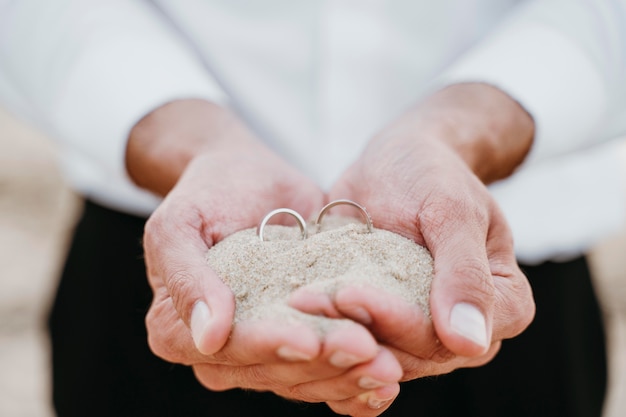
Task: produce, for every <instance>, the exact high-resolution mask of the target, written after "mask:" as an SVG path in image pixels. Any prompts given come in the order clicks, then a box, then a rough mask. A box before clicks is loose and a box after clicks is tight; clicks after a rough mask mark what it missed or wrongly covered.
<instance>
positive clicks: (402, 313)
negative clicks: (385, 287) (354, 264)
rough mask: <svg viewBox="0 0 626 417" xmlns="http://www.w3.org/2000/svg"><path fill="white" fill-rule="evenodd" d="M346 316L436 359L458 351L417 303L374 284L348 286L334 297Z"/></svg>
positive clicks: (391, 341)
mask: <svg viewBox="0 0 626 417" xmlns="http://www.w3.org/2000/svg"><path fill="white" fill-rule="evenodd" d="M334 305H335V307H336V308H337V310H338V311H339V312H340V313H341V314H342V315H344V316H346V317H349V318H351V319H353V320H356V321H359V322H361V323H363V324H364V325H367V327H368V329H370V331H371V332H372V333H373V334H374V336H375V337H376V339H377V340H379V341H380V342H382V343H384V344H388V345H392V346H393V347H394V348H396V349H399V350H402V351H404V352H407V353H409V354H411V355H413V356H418V357H420V358H424V359H429V360H431V361H435V362H443V361H448V360H450V359H451V358H453V357H454V356H455V355H454V353H452V352H451V351H449V350H448V349H447V348H446V347H445V346H444V345H443V344H442V343H441V342H440V341H439V339H438V338H437V335H436V333H435V330H434V327H433V324H432V321H431V320H430V319H429V318H428V316H426V314H425V313H424V312H423V311H422V309H421V308H420V307H419V306H418V305H417V304H410V303H408V302H407V301H406V300H404V299H403V298H402V297H399V296H397V295H393V294H389V293H386V292H385V291H381V290H380V289H377V288H371V287H346V288H342V289H340V290H339V291H338V292H337V293H336V294H335V297H334Z"/></svg>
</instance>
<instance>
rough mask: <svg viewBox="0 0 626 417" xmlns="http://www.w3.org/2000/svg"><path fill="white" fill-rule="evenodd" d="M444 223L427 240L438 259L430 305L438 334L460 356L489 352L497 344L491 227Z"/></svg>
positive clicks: (458, 222) (459, 221)
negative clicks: (486, 229)
mask: <svg viewBox="0 0 626 417" xmlns="http://www.w3.org/2000/svg"><path fill="white" fill-rule="evenodd" d="M469 224H470V226H468V223H467V222H466V221H462V220H460V218H458V219H457V220H453V221H448V222H445V224H442V223H441V222H439V223H438V225H437V227H438V228H439V230H438V231H437V233H436V234H434V238H432V239H429V237H428V236H427V235H424V239H425V241H426V244H427V246H428V248H429V249H430V251H431V253H432V255H433V259H434V270H435V276H434V279H433V283H432V288H431V294H430V304H431V314H432V318H433V324H434V326H435V331H436V333H437V337H438V338H439V339H440V340H441V342H442V343H443V344H444V345H445V346H446V347H447V348H448V349H449V350H450V351H452V352H454V353H456V354H457V355H460V356H466V357H473V356H479V355H483V354H485V353H486V352H487V350H488V348H489V346H490V344H491V333H492V330H491V329H492V326H493V310H494V302H495V296H494V293H495V290H494V284H493V279H492V277H491V272H490V268H489V262H488V259H487V253H486V243H485V241H486V232H483V231H482V228H481V227H478V226H475V227H472V226H471V224H472V223H471V222H470V223H469Z"/></svg>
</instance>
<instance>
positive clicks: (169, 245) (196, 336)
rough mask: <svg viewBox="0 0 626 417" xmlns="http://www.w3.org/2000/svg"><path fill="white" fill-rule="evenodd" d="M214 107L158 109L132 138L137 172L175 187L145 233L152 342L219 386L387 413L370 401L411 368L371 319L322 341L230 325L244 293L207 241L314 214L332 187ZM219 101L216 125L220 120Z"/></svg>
mask: <svg viewBox="0 0 626 417" xmlns="http://www.w3.org/2000/svg"><path fill="white" fill-rule="evenodd" d="M207 105H208V103H204V102H198V101H191V102H175V103H173V104H171V105H167V106H165V107H163V108H160V109H157V110H156V111H155V113H154V114H152V115H150V116H149V117H148V118H146V119H144V120H143V121H142V122H140V124H139V125H138V126H137V127H136V129H134V131H133V133H134V135H133V134H131V139H130V141H129V148H128V153H127V164H128V167H129V173H130V174H131V176H132V177H133V178H134V179H135V181H136V182H137V183H138V184H139V185H144V186H145V187H147V188H150V189H152V190H154V191H156V192H160V193H162V194H167V195H166V197H165V199H164V201H163V203H162V204H161V205H160V206H159V207H158V208H157V210H156V211H155V212H154V214H153V215H152V216H151V217H150V219H149V220H148V222H147V224H146V230H145V235H144V249H145V260H146V265H147V273H148V279H149V283H150V286H151V288H152V291H153V295H154V298H153V302H152V305H151V307H150V310H149V312H148V315H147V317H146V324H147V328H148V337H149V343H150V347H151V349H152V350H153V352H154V353H155V354H157V355H158V356H160V357H162V358H163V359H165V360H167V361H170V362H176V363H182V364H186V365H191V366H192V367H193V368H194V371H195V374H196V376H197V377H198V379H199V381H200V382H201V383H202V384H203V385H205V386H206V387H207V388H209V389H213V390H225V389H230V388H236V387H239V388H247V389H255V390H270V391H273V392H275V393H276V394H278V395H281V396H284V397H287V398H292V399H296V400H301V401H307V402H328V403H329V404H330V405H331V406H332V407H333V408H334V409H335V410H336V411H338V412H349V413H351V414H353V415H362V416H369V415H377V414H378V413H380V412H382V411H383V410H384V407H381V404H380V403H376V402H369V403H368V400H369V399H371V398H386V399H391V398H393V397H395V395H397V392H398V390H399V386H398V381H399V379H400V378H401V377H402V370H401V367H400V365H399V363H398V362H397V360H396V359H395V357H394V356H393V354H391V353H390V352H389V350H387V349H385V348H381V347H379V346H378V344H377V342H376V340H375V339H374V337H373V336H372V335H371V334H370V332H369V331H368V330H367V329H366V328H365V327H363V326H361V325H359V324H357V323H346V324H344V325H342V326H340V327H337V328H336V329H334V330H331V331H330V332H329V333H328V334H327V335H326V336H325V337H324V338H323V340H321V339H320V338H319V336H318V335H317V334H316V333H315V332H314V331H313V330H312V329H309V328H307V327H306V326H304V325H286V324H284V323H280V324H278V323H275V322H272V321H267V320H266V321H260V322H254V323H252V322H241V323H238V324H237V325H236V326H234V327H233V326H232V322H233V317H234V312H235V303H234V297H233V294H232V292H231V291H230V289H229V288H228V287H227V286H226V285H225V284H224V283H223V282H222V281H221V280H220V278H219V277H218V276H217V275H216V274H215V272H214V271H212V270H211V268H209V266H208V265H207V263H206V260H205V254H206V252H207V251H208V249H209V248H210V247H211V246H212V245H214V244H215V243H217V242H219V241H220V240H222V239H223V238H224V237H226V236H228V235H230V234H232V233H234V232H236V231H238V230H241V229H245V228H250V227H255V226H256V225H257V224H258V222H259V220H260V219H262V218H263V216H264V215H265V214H267V213H268V212H269V211H271V210H273V209H275V208H278V207H289V208H292V209H294V210H296V211H298V212H300V213H301V214H303V215H304V216H309V215H310V214H311V213H312V212H313V210H315V209H318V208H319V207H321V206H322V205H323V203H324V199H325V197H324V194H323V193H322V192H321V190H320V189H319V188H318V187H317V186H316V185H315V184H314V183H313V182H311V181H310V180H309V179H308V178H306V177H305V176H303V175H302V174H300V173H299V172H298V171H297V170H295V169H294V168H293V167H291V166H289V165H288V164H287V163H285V162H284V161H283V160H281V159H280V158H279V157H278V156H276V155H275V154H273V153H272V152H271V151H270V150H268V149H267V148H266V147H265V146H263V145H262V144H261V143H260V142H259V141H258V140H256V139H255V138H254V136H253V135H252V134H251V133H250V131H248V130H247V129H246V128H245V127H243V125H242V124H241V123H240V122H238V121H237V120H236V119H235V118H234V117H233V116H232V115H231V114H229V113H223V112H222V111H221V110H220V109H219V108H217V107H216V106H212V105H208V107H207ZM215 111H218V116H217V117H220V118H222V119H220V120H218V123H216V121H215V120H210V117H213V116H214V115H215ZM207 115H208V116H209V118H208V119H207ZM202 116H204V117H202ZM207 120H208V122H205V121H207ZM209 122H210V123H209ZM181 126H182V127H181ZM216 127H217V128H216ZM170 129H174V130H176V129H179V130H182V131H179V132H176V134H174V133H172V132H171V131H169V130H170ZM161 138H163V139H161ZM203 138H206V140H203ZM172 161H173V163H172ZM170 188H171V190H170ZM371 393H375V394H376V395H375V396H373V395H372V394H371ZM383 405H384V406H388V405H389V403H388V402H385V403H384V404H383ZM377 407H378V408H377Z"/></svg>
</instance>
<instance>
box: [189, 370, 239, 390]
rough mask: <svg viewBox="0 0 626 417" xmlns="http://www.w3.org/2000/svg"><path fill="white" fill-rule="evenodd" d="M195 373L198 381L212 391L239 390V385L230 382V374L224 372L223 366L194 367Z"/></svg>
mask: <svg viewBox="0 0 626 417" xmlns="http://www.w3.org/2000/svg"><path fill="white" fill-rule="evenodd" d="M193 371H194V374H195V376H196V379H197V380H198V381H199V382H200V383H201V384H202V385H203V386H204V387H205V388H208V389H210V390H211V391H226V390H229V389H232V388H237V385H236V384H234V383H232V381H231V380H230V378H229V376H230V372H228V370H226V372H224V370H223V369H221V366H213V365H194V366H193Z"/></svg>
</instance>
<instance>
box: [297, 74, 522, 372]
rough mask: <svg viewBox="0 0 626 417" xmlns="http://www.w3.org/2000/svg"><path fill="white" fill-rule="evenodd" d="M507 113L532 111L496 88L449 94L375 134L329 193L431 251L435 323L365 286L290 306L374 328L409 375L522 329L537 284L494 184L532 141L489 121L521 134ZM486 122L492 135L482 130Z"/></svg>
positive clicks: (475, 361)
mask: <svg viewBox="0 0 626 417" xmlns="http://www.w3.org/2000/svg"><path fill="white" fill-rule="evenodd" d="M468 95H469V96H472V95H478V97H473V98H474V99H475V100H468ZM466 104H469V105H470V107H469V109H468V107H467V106H466ZM505 104H506V105H505ZM509 110H510V111H512V112H514V111H519V110H521V111H522V112H523V109H521V108H519V105H517V103H515V102H512V100H511V99H510V98H509V97H508V96H506V95H504V94H503V93H502V92H500V91H499V90H496V89H494V88H493V87H489V86H484V85H461V86H458V87H457V88H455V87H452V88H451V89H448V90H444V91H443V92H441V93H438V94H436V95H435V96H434V97H432V98H431V99H429V100H427V101H426V102H425V103H424V104H422V105H420V106H419V107H418V108H417V109H416V110H414V111H412V112H410V113H408V114H407V115H406V116H404V117H402V118H400V119H399V120H398V121H397V122H396V123H394V124H393V125H392V126H390V128H388V129H386V130H385V131H383V132H382V133H381V134H380V135H378V136H377V137H376V138H375V139H374V140H373V141H372V142H371V143H370V144H369V145H368V147H367V148H366V149H365V151H364V153H363V155H362V156H361V158H360V159H359V160H357V161H356V162H355V163H354V164H353V165H352V166H351V167H350V168H349V169H348V171H347V172H346V173H345V174H344V175H343V176H342V177H341V179H340V180H339V181H338V182H337V184H336V185H335V187H334V188H333V189H332V190H331V193H330V199H331V200H332V199H338V198H349V199H352V200H354V201H357V202H359V203H360V204H362V205H364V206H366V207H367V209H368V211H369V212H370V214H371V215H372V218H373V221H374V224H375V225H376V226H377V227H379V228H382V229H387V230H391V231H394V232H397V233H399V234H401V235H404V236H405V237H408V238H410V239H412V240H414V241H415V242H417V243H418V244H420V245H423V246H425V247H427V248H428V249H429V250H430V252H431V254H432V255H433V258H434V269H435V276H434V279H433V283H432V289H431V295H430V307H431V314H432V320H430V319H429V318H428V317H426V316H425V315H424V314H423V313H422V312H421V311H420V309H419V308H418V307H417V306H413V305H410V304H408V303H406V302H404V301H402V300H401V299H399V298H398V297H394V296H391V295H389V294H385V293H384V292H381V291H380V290H372V289H364V288H344V289H342V290H340V291H338V292H337V293H336V294H335V295H334V297H333V299H332V300H328V299H324V296H320V295H319V294H310V293H307V291H306V289H304V290H301V292H299V293H296V294H295V295H294V296H293V297H292V299H291V304H292V306H294V307H296V308H299V309H301V310H303V311H307V312H317V313H320V312H322V313H325V314H328V315H331V316H332V315H338V316H347V317H350V318H353V319H355V320H357V321H359V322H361V323H362V324H364V325H367V326H368V328H369V329H370V331H372V333H373V334H374V336H375V337H376V338H377V340H379V342H381V343H382V344H385V345H387V346H389V347H390V348H391V349H392V350H393V351H394V352H395V353H396V356H397V357H398V359H399V360H400V362H401V364H402V366H403V369H404V372H405V374H404V379H405V380H409V379H415V378H419V377H423V376H428V375H437V374H442V373H447V372H450V371H452V370H453V369H456V368H459V367H467V366H479V365H482V364H484V363H486V362H488V361H489V360H490V359H491V358H493V356H494V355H495V354H496V353H497V351H498V349H499V346H500V341H501V340H503V339H506V338H511V337H514V336H516V335H517V334H519V333H520V332H522V331H523V330H524V329H525V328H526V327H527V326H528V324H529V323H530V321H531V320H532V318H533V316H534V302H533V299H532V294H531V290H530V286H529V284H528V282H527V280H526V278H525V276H524V275H523V273H522V272H521V270H520V269H519V267H518V265H517V262H516V259H515V254H514V250H513V239H512V236H511V232H510V229H509V227H508V225H507V223H506V220H505V218H504V216H503V214H502V213H501V211H500V209H499V208H498V206H497V204H496V203H495V201H494V200H493V198H492V197H491V195H490V194H489V192H488V190H487V188H486V186H485V183H486V182H489V181H492V180H494V179H498V178H501V177H503V176H506V175H508V173H510V172H512V171H513V169H514V167H515V166H516V165H517V164H518V163H519V162H520V161H521V160H522V159H523V155H525V153H526V152H527V151H528V148H529V144H527V145H528V146H524V145H523V142H522V141H516V140H517V139H518V138H517V137H515V136H513V137H511V136H510V135H507V134H504V133H502V134H501V135H498V133H500V132H499V131H498V125H497V123H498V121H499V120H501V119H498V120H497V121H496V122H494V121H493V120H490V118H491V117H493V115H496V117H499V118H503V120H505V121H504V122H503V123H505V126H504V127H506V128H509V127H512V128H515V129H517V130H516V131H515V132H514V135H515V134H516V133H520V134H523V133H524V132H523V130H522V128H524V127H525V125H524V124H523V122H520V123H521V124H520V123H513V124H512V126H509V125H508V124H506V123H509V122H511V120H516V119H512V118H508V119H507V118H506V117H505V116H510V115H507V113H506V111H509ZM524 115H525V116H528V115H527V114H525V112H523V114H520V115H519V116H520V117H522V116H524ZM442 116H443V117H442ZM481 118H482V119H481ZM483 119H485V120H483ZM450 120H453V121H454V122H455V123H449V121H450ZM477 120H478V121H480V120H483V121H484V123H482V122H481V123H479V122H477ZM460 121H462V122H463V123H462V122H460ZM483 126H484V127H486V128H487V129H491V130H493V133H492V132H491V131H490V133H489V134H487V135H481V134H478V135H476V133H480V132H481V128H482V127H483ZM502 132H506V130H505V129H504V128H503V129H502ZM531 137H532V136H531ZM468 138H470V139H468ZM474 139H475V142H472V140H474ZM485 139H487V140H488V141H491V142H487V143H485ZM499 141H502V143H500V142H499ZM520 143H522V145H520ZM520 154H523V155H521V156H520ZM479 176H480V178H479ZM481 180H482V181H481ZM329 305H332V307H328V306H329Z"/></svg>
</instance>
